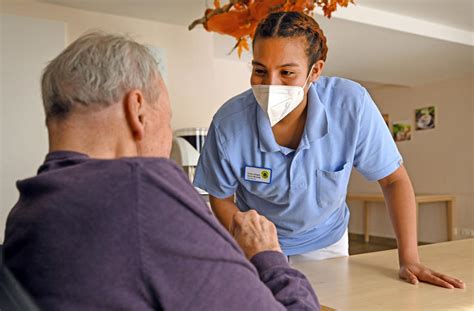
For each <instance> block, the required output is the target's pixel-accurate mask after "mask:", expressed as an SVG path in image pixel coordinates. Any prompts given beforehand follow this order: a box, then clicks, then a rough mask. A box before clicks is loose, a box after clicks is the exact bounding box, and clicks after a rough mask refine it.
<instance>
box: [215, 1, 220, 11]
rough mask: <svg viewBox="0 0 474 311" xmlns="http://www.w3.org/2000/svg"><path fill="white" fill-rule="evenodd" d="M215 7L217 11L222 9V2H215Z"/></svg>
mask: <svg viewBox="0 0 474 311" xmlns="http://www.w3.org/2000/svg"><path fill="white" fill-rule="evenodd" d="M214 7H215V8H216V9H218V8H220V7H221V2H220V1H219V0H214Z"/></svg>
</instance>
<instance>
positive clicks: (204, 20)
mask: <svg viewBox="0 0 474 311" xmlns="http://www.w3.org/2000/svg"><path fill="white" fill-rule="evenodd" d="M349 3H354V0H229V3H227V4H225V5H221V3H220V1H219V0H214V9H207V10H206V11H205V12H204V16H203V17H201V18H199V19H197V20H195V21H194V22H192V24H191V25H189V27H188V29H189V30H192V29H194V28H195V27H196V26H197V25H203V26H204V28H205V29H206V30H207V31H209V32H217V33H220V34H223V35H229V36H232V37H234V38H235V39H236V40H237V43H236V44H235V46H234V48H233V49H232V51H234V50H235V49H237V53H238V55H239V57H240V56H241V55H242V51H243V50H247V51H249V43H248V40H249V39H250V40H252V39H253V35H254V33H255V30H256V28H257V25H258V24H259V23H260V21H261V20H262V19H264V18H265V17H267V16H268V14H270V13H273V12H288V11H297V12H304V13H305V14H311V13H312V12H313V11H314V9H315V8H316V7H320V8H322V10H323V13H324V15H325V16H327V17H328V18H331V14H332V13H333V12H334V11H336V10H337V6H338V5H339V6H341V7H347V6H348V5H349ZM232 51H231V52H232Z"/></svg>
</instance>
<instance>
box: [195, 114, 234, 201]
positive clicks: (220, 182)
mask: <svg viewBox="0 0 474 311" xmlns="http://www.w3.org/2000/svg"><path fill="white" fill-rule="evenodd" d="M228 159H229V158H228V157H227V155H226V153H225V150H224V145H223V142H222V140H221V137H220V135H219V130H218V128H217V127H216V126H215V124H214V122H213V123H212V124H211V126H210V128H209V131H208V133H207V137H206V142H205V144H204V147H203V150H202V152H201V156H200V157H199V162H198V166H197V168H196V173H195V175H194V182H193V184H194V186H195V187H198V188H201V189H202V190H205V191H207V192H208V193H209V194H210V195H212V196H214V197H216V198H220V199H223V198H227V197H230V196H231V195H233V194H234V193H235V191H236V189H237V186H238V179H237V178H236V176H235V174H234V173H233V171H232V168H231V166H230V164H229V160H228Z"/></svg>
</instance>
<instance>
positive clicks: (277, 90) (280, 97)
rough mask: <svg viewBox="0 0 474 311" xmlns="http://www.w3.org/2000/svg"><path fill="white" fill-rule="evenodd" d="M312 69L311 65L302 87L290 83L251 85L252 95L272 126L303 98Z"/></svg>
mask: <svg viewBox="0 0 474 311" xmlns="http://www.w3.org/2000/svg"><path fill="white" fill-rule="evenodd" d="M312 71H313V67H311V70H310V71H309V72H310V74H309V75H308V77H307V78H306V81H305V83H304V85H303V86H302V87H301V86H291V85H252V91H253V95H254V96H255V99H256V100H257V103H258V104H259V105H260V107H262V109H263V111H265V112H266V113H267V116H268V118H269V119H270V125H271V126H272V127H273V126H274V125H275V124H277V123H278V122H280V121H281V120H282V119H283V118H284V117H286V116H287V115H288V114H289V113H290V112H292V111H293V110H294V109H295V108H296V107H297V106H298V105H299V104H301V102H302V101H303V98H304V88H305V87H306V84H307V83H308V78H309V77H310V75H311V72H312Z"/></svg>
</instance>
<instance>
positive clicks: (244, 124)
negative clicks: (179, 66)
mask: <svg viewBox="0 0 474 311" xmlns="http://www.w3.org/2000/svg"><path fill="white" fill-rule="evenodd" d="M327 51H328V48H327V46H326V38H325V36H324V34H323V32H322V30H321V29H320V28H319V25H318V24H317V23H316V21H315V20H314V19H312V18H311V17H309V16H307V15H305V14H303V13H297V12H279V13H273V14H271V15H269V16H268V17H267V18H266V19H265V20H263V21H262V22H261V23H260V25H259V26H258V28H257V30H256V33H255V36H254V39H253V61H252V65H253V70H252V75H251V78H250V84H251V85H252V89H250V90H248V91H246V92H244V93H242V94H240V95H237V96H236V97H234V98H232V99H230V100H229V101H228V102H227V103H225V104H224V105H223V106H222V107H221V108H220V109H219V111H218V112H217V113H216V115H215V116H214V118H213V121H212V124H211V126H210V128H209V132H208V136H207V139H206V143H205V146H204V149H203V151H202V153H201V158H200V160H199V164H198V167H197V171H196V175H195V180H194V185H195V186H196V187H199V188H201V189H204V190H206V191H207V192H209V194H210V203H211V207H212V210H213V212H214V213H215V215H216V217H217V218H218V219H219V221H220V222H221V223H222V224H223V225H224V227H226V228H227V229H229V230H232V219H233V216H234V215H235V214H236V213H237V212H248V211H250V210H255V211H257V212H258V213H259V214H261V215H263V216H265V217H266V218H268V219H269V220H271V221H272V222H273V223H274V224H275V226H276V228H277V231H278V238H279V242H280V245H281V248H282V250H283V252H284V253H285V254H286V255H287V256H289V260H290V263H293V262H297V261H303V260H319V259H324V258H330V257H337V256H348V233H347V225H348V222H349V209H348V207H347V205H346V202H345V198H346V193H347V186H348V182H349V177H350V174H351V170H352V168H353V167H354V168H355V169H357V170H358V171H359V172H360V173H361V174H362V175H363V176H365V178H367V179H368V180H370V181H378V183H379V184H380V187H381V188H382V191H383V193H384V196H385V201H386V203H387V206H388V210H389V214H390V217H391V220H392V224H393V227H394V231H395V233H396V236H397V242H398V252H399V262H400V272H399V273H400V277H401V278H403V279H405V280H407V281H408V282H411V283H413V284H416V283H418V281H425V282H429V283H433V284H436V285H439V286H443V287H447V288H453V287H459V288H460V287H463V286H464V283H463V282H462V281H460V280H457V279H455V278H451V277H449V276H446V275H442V274H440V273H437V272H434V271H432V270H430V269H428V268H427V267H425V266H423V265H422V264H421V263H420V260H419V257H418V251H417V236H416V212H415V199H414V193H413V189H412V186H411V183H410V179H409V177H408V175H407V172H406V170H405V168H404V166H403V164H402V163H403V160H402V157H401V155H400V153H399V152H398V150H397V147H396V145H395V143H394V141H393V139H392V137H391V134H390V132H389V130H388V128H387V126H386V124H385V122H384V121H383V118H382V116H381V114H380V112H379V111H378V109H377V107H376V105H375V104H374V102H373V101H372V99H371V97H370V95H369V94H368V93H367V91H366V90H365V89H364V88H363V87H362V86H360V85H359V84H357V83H354V82H352V81H349V80H345V79H341V78H329V77H323V76H321V73H322V71H323V68H324V62H325V60H326V54H327Z"/></svg>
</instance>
